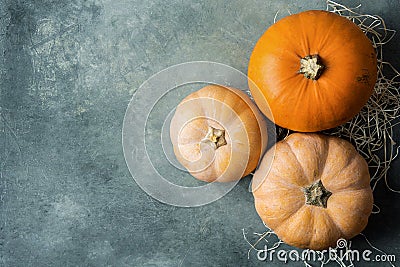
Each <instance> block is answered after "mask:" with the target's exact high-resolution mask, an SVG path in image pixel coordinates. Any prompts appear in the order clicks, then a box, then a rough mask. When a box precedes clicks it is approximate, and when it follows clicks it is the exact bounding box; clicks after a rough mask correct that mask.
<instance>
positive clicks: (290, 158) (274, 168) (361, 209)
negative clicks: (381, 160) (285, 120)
mask: <svg viewBox="0 0 400 267" xmlns="http://www.w3.org/2000/svg"><path fill="white" fill-rule="evenodd" d="M369 182H370V176H369V172H368V166H367V163H366V161H365V160H364V158H362V157H361V156H360V155H359V154H358V153H357V151H356V150H355V149H354V147H353V146H352V145H351V144H350V143H349V142H347V141H345V140H342V139H339V138H337V137H328V136H324V135H320V134H305V133H295V134H292V135H290V136H289V137H287V138H286V139H285V140H283V141H281V142H278V143H276V145H275V147H274V148H272V149H270V150H269V151H268V152H267V153H266V154H265V156H264V157H263V159H262V162H261V163H260V166H259V169H258V170H257V171H256V172H255V174H254V178H253V185H252V186H253V195H254V199H255V207H256V210H257V212H258V214H259V216H260V217H261V219H262V220H263V221H264V222H265V224H266V225H267V226H268V227H270V228H271V229H272V230H273V231H274V232H275V233H276V234H277V235H278V237H279V238H280V239H282V240H283V241H284V242H286V243H287V244H289V245H292V246H295V247H299V248H310V249H314V250H322V249H326V248H328V247H335V246H336V242H337V240H338V239H339V238H345V239H349V238H352V237H354V236H356V235H357V234H359V233H360V232H361V231H362V230H363V229H364V228H365V227H366V225H367V222H368V217H369V215H370V214H371V212H372V205H373V196H372V190H371V187H370V184H369Z"/></svg>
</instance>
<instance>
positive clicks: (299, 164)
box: [284, 142, 308, 179]
mask: <svg viewBox="0 0 400 267" xmlns="http://www.w3.org/2000/svg"><path fill="white" fill-rule="evenodd" d="M284 144H286V145H287V146H288V147H289V151H290V153H291V154H292V155H293V157H294V159H295V160H296V162H297V165H298V166H299V167H300V169H301V172H302V173H303V177H304V178H306V179H308V177H307V175H306V171H305V170H304V167H303V165H302V164H301V163H300V160H299V158H298V157H297V155H296V153H294V152H293V149H292V146H291V145H290V144H289V142H284Z"/></svg>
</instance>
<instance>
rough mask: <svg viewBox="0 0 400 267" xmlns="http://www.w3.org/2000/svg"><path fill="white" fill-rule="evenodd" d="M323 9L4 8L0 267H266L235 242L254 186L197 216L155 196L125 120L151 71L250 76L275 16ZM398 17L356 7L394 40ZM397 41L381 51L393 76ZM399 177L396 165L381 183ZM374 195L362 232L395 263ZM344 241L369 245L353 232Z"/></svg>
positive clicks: (156, 4) (306, 5) (49, 0)
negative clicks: (131, 152) (139, 168)
mask: <svg viewBox="0 0 400 267" xmlns="http://www.w3.org/2000/svg"><path fill="white" fill-rule="evenodd" d="M346 4H347V5H349V6H355V5H357V4H358V2H357V1H346ZM324 8H325V3H324V1H316V0H313V1H300V0H298V1H256V0H251V1H212V0H209V1H201V2H200V1H194V0H193V1H192V0H191V1H177V0H173V1H161V0H159V1H154V0H152V1H128V0H88V1H85V0H70V1H62V0H41V1H39V0H37V1H35V0H31V1H24V0H0V54H1V56H0V59H1V61H0V86H1V87H0V88H1V94H0V97H1V98H0V106H1V110H0V112H1V122H0V163H1V165H0V175H1V177H0V178H1V192H0V193H1V195H0V197H1V199H0V200H1V202H0V205H1V206H0V207H1V233H0V235H1V239H0V266H179V265H182V266H255V265H265V264H266V263H265V262H259V261H258V260H257V259H256V256H255V254H254V253H252V254H250V259H247V250H248V249H249V246H248V244H246V242H245V241H244V239H243V237H242V229H243V228H245V229H246V231H247V232H249V235H250V237H253V236H252V235H251V233H252V232H254V231H258V232H262V231H263V229H264V228H263V225H262V224H261V222H260V220H259V218H258V216H257V214H256V212H255V209H254V207H253V199H252V195H251V193H249V192H248V190H247V187H248V185H249V181H250V179H249V178H246V179H244V180H243V181H241V182H240V183H239V184H238V185H237V186H236V187H235V189H234V190H233V191H232V192H230V193H229V194H228V195H226V196H225V197H224V198H222V199H221V200H219V201H217V202H214V203H212V204H210V205H206V206H203V207H199V208H191V209H189V208H176V207H172V206H168V205H165V204H161V203H159V202H157V201H155V200H153V199H152V198H150V197H149V196H147V195H146V193H144V192H143V191H142V190H141V189H140V188H139V187H138V186H137V185H136V184H135V182H134V181H133V179H132V177H131V175H130V173H129V171H128V169H127V167H126V164H125V161H124V157H123V153H122V146H121V129H122V121H123V117H124V112H125V109H126V107H127V105H128V103H129V100H130V98H131V97H132V94H133V93H134V91H135V90H136V89H137V88H138V86H140V84H141V83H142V82H144V81H145V80H146V79H147V78H148V77H150V76H151V75H152V74H154V73H156V72H157V71H160V70H162V69H163V68H165V67H167V66H170V65H172V64H177V63H182V62H186V61H190V60H212V61H216V62H221V63H225V64H228V65H230V66H232V67H235V68H237V69H238V70H240V71H242V72H246V69H247V62H248V59H249V56H250V52H251V50H252V47H253V45H254V44H255V42H256V40H257V38H258V37H259V36H260V35H261V34H262V33H263V31H264V30H265V29H266V28H267V27H268V26H269V25H271V23H272V22H273V18H274V16H275V13H276V11H277V10H280V11H281V13H285V12H286V10H288V9H289V10H290V11H291V12H292V13H296V12H299V11H302V10H306V9H324ZM399 10H400V3H399V1H398V0H383V1H373V0H368V1H363V6H362V7H361V11H362V12H368V13H371V14H378V15H380V16H382V17H383V18H385V20H386V22H387V26H388V27H389V28H393V29H395V30H397V31H399V30H400V26H399V21H398V11H399ZM399 41H400V38H399V35H397V36H396V37H395V38H394V39H393V40H392V42H391V43H390V44H388V45H387V46H386V53H385V56H386V58H388V59H389V60H390V61H391V62H392V63H393V64H394V65H395V66H396V67H397V68H400V62H399V58H400V54H399V50H400V49H399V45H398V43H399ZM149 93H151V92H149ZM396 138H397V139H396V140H399V138H400V137H399V135H398V134H397V136H396ZM399 171H400V164H399V162H398V161H397V162H395V164H394V166H393V168H392V169H391V171H390V177H391V178H394V179H396V177H398V174H399ZM392 180H393V179H392ZM393 186H396V183H394V184H393ZM399 186H400V183H399V182H397V188H399ZM375 198H376V201H375V202H376V203H377V204H378V205H379V207H380V208H381V210H382V211H381V213H380V214H377V215H373V216H372V217H371V220H370V224H369V225H368V227H367V229H366V230H365V231H364V232H365V234H366V235H367V236H368V238H369V239H370V241H371V242H373V243H374V244H375V245H376V246H378V247H380V248H381V249H383V250H385V251H386V252H387V253H390V254H395V255H397V257H398V258H399V259H398V260H400V238H399V237H400V227H399V215H398V214H399V212H400V205H399V203H400V197H399V196H398V195H396V194H394V193H391V192H389V191H388V190H387V189H385V188H384V186H379V187H378V189H377V191H376V192H375ZM252 239H253V240H254V238H252ZM354 246H355V247H357V246H358V247H360V248H361V247H366V244H365V241H363V238H362V237H357V238H355V240H354ZM276 264H282V263H279V262H276ZM293 264H294V265H296V266H298V265H300V263H293ZM385 266H388V265H387V264H386V265H385Z"/></svg>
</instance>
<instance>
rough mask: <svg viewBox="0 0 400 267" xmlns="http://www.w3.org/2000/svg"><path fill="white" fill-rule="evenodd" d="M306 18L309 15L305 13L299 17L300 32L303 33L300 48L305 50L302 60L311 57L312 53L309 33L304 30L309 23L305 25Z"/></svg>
mask: <svg viewBox="0 0 400 267" xmlns="http://www.w3.org/2000/svg"><path fill="white" fill-rule="evenodd" d="M304 16H308V13H303V14H300V15H299V16H297V18H298V21H299V23H298V25H299V26H300V27H301V29H300V32H301V40H302V42H301V45H300V46H301V50H303V53H304V54H303V55H302V57H301V58H304V57H305V56H309V55H310V53H311V47H310V39H309V37H308V31H307V29H305V28H304V27H305V24H307V23H304V18H303V17H304ZM307 26H308V25H307Z"/></svg>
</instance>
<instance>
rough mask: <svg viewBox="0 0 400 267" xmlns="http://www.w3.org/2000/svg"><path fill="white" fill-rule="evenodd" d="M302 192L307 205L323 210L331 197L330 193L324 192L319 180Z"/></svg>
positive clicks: (324, 189)
mask: <svg viewBox="0 0 400 267" xmlns="http://www.w3.org/2000/svg"><path fill="white" fill-rule="evenodd" d="M303 192H304V196H305V197H306V204H307V205H314V206H317V207H323V208H326V207H327V202H328V198H329V197H330V196H331V195H332V193H331V192H329V191H328V190H326V188H325V187H324V185H323V184H322V181H321V180H318V181H316V182H314V183H312V184H311V185H310V186H307V187H305V188H303Z"/></svg>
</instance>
